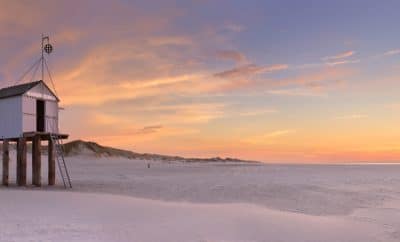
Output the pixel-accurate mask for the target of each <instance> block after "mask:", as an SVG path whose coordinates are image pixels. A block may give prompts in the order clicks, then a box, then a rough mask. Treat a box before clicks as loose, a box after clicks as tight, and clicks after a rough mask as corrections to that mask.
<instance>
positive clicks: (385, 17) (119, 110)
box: [0, 0, 400, 163]
mask: <svg viewBox="0 0 400 242" xmlns="http://www.w3.org/2000/svg"><path fill="white" fill-rule="evenodd" d="M146 2H147V1H141V3H139V2H138V1H128V0H117V1H86V0H85V1H63V2H60V1H41V0H40V1H2V3H1V8H0V29H1V32H0V43H1V46H2V51H1V56H0V86H1V87H5V86H9V85H12V84H13V83H14V82H15V80H17V79H18V78H19V77H20V76H21V74H22V73H23V72H24V71H25V70H26V69H27V68H28V67H29V66H30V65H31V64H32V63H33V62H34V61H35V60H36V59H37V58H39V55H40V37H41V34H42V33H44V34H47V35H49V36H50V39H51V41H52V43H53V45H54V52H53V53H52V54H51V55H50V56H49V57H48V61H49V65H50V67H51V69H52V74H53V78H54V79H55V83H56V89H57V93H58V95H59V97H60V99H61V106H62V107H64V108H65V110H64V111H62V112H61V120H60V126H61V129H62V130H63V131H64V132H65V133H69V134H71V138H70V140H72V139H84V140H90V141H96V142H98V143H100V144H103V145H109V146H113V147H118V148H123V149H129V150H133V151H135V152H140V153H145V152H148V153H161V154H170V155H181V156H186V157H215V156H220V157H237V158H242V159H253V160H261V161H266V162H312V163H314V162H315V163H325V162H364V161H365V162H397V161H399V160H400V159H399V157H400V128H399V124H400V95H399V94H400V79H399V77H400V31H399V28H398V23H399V22H400V14H399V13H398V10H399V9H400V2H398V1H372V0H367V1H314V0H306V1H274V0H273V1H270V0H268V1H256V0H254V1H251V0H250V1H228V0H221V1H202V0H189V1H161V0H160V1H149V2H151V3H146ZM25 81H29V80H25Z"/></svg>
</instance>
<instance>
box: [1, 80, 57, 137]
mask: <svg viewBox="0 0 400 242" xmlns="http://www.w3.org/2000/svg"><path fill="white" fill-rule="evenodd" d="M58 102H59V99H58V97H57V96H56V95H55V94H54V93H53V92H52V91H51V89H50V88H49V87H48V86H47V85H46V84H45V83H44V82H43V81H36V82H30V83H25V84H21V85H17V86H11V87H7V88H3V89H0V137H1V138H2V139H9V138H16V137H21V136H23V135H24V134H26V133H34V132H35V133H36V132H43V133H55V134H58V133H59V129H58Z"/></svg>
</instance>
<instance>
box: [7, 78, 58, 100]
mask: <svg viewBox="0 0 400 242" xmlns="http://www.w3.org/2000/svg"><path fill="white" fill-rule="evenodd" d="M40 83H42V84H43V85H44V86H45V87H46V88H47V89H49V90H50V92H51V93H52V94H53V95H54V97H55V98H56V99H57V101H59V99H58V97H57V96H56V95H55V94H54V93H53V91H52V90H51V89H50V88H49V87H48V86H47V85H46V83H44V82H43V81H35V82H29V83H24V84H20V85H16V86H11V87H5V88H2V89H0V99H4V98H9V97H15V96H20V95H23V94H25V93H26V92H27V91H29V90H31V89H32V88H33V87H35V86H36V85H39V84H40Z"/></svg>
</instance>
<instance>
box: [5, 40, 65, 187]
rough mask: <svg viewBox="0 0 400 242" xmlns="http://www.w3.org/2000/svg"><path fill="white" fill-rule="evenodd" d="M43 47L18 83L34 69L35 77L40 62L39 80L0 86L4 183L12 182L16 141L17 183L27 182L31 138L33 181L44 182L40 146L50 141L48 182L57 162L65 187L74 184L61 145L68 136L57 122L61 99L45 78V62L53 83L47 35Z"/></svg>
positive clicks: (22, 184)
mask: <svg viewBox="0 0 400 242" xmlns="http://www.w3.org/2000/svg"><path fill="white" fill-rule="evenodd" d="M46 43H47V44H46ZM41 50H42V55H41V57H40V59H39V60H37V61H36V62H35V63H34V64H33V65H32V66H31V68H30V69H29V70H28V71H27V72H25V74H24V75H23V76H22V78H21V79H19V80H17V82H16V83H18V82H20V81H22V80H23V78H24V77H26V75H27V74H28V73H29V72H30V71H32V70H35V71H33V75H32V78H31V80H34V77H35V74H36V71H37V70H38V69H39V67H40V66H41V74H42V75H41V80H40V81H35V82H28V83H22V84H19V85H14V86H10V87H6V88H2V89H0V141H3V146H2V149H3V162H2V163H3V174H2V184H3V185H5V186H8V184H9V162H10V152H9V147H10V146H9V144H10V143H11V142H16V144H17V145H16V147H17V149H16V150H17V152H16V153H17V166H16V169H17V171H16V173H17V184H18V185H19V186H24V185H26V171H27V164H26V161H27V159H26V156H27V142H32V184H33V185H35V186H41V184H42V182H41V166H42V165H41V163H42V162H41V150H42V149H41V146H42V142H43V141H47V142H48V146H47V147H48V184H49V185H54V184H55V173H56V172H55V170H56V162H57V165H58V168H59V172H60V176H61V178H62V181H63V183H64V187H71V188H72V185H71V180H70V177H69V173H68V169H67V166H66V163H65V159H64V155H63V149H62V140H63V139H67V138H68V135H67V134H62V133H61V132H60V131H59V124H58V120H59V119H58V117H59V115H58V114H59V110H60V109H59V106H58V104H59V101H60V99H59V98H58V97H57V95H56V94H55V91H54V92H53V91H52V89H50V88H49V87H48V86H47V85H46V83H45V81H44V74H45V68H44V67H45V66H46V70H47V74H48V76H49V80H50V81H51V83H52V84H53V87H54V82H53V80H52V78H51V74H50V71H49V68H48V65H47V61H46V58H45V56H44V54H45V53H47V54H50V53H51V52H52V51H53V46H52V45H51V44H50V43H49V37H48V36H42V44H41ZM54 90H55V89H54Z"/></svg>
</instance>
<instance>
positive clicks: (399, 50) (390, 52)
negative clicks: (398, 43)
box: [383, 49, 400, 56]
mask: <svg viewBox="0 0 400 242" xmlns="http://www.w3.org/2000/svg"><path fill="white" fill-rule="evenodd" d="M399 54H400V49H393V50H388V51H386V52H385V53H384V54H383V55H384V56H391V55H399Z"/></svg>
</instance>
